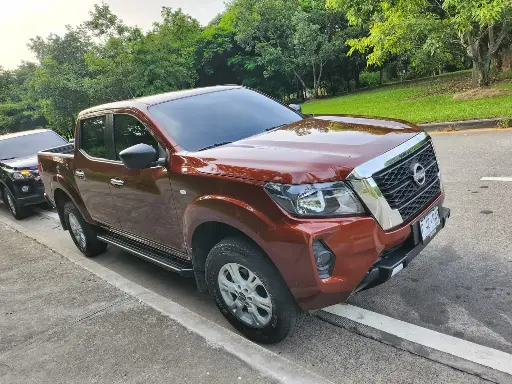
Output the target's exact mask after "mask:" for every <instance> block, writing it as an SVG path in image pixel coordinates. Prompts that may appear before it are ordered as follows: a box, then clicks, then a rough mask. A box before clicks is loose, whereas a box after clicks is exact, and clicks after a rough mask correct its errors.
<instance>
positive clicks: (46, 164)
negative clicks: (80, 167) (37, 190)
mask: <svg viewBox="0 0 512 384" xmlns="http://www.w3.org/2000/svg"><path fill="white" fill-rule="evenodd" d="M74 151H75V147H74V145H73V144H66V145H61V146H59V147H55V148H49V149H45V150H44V151H41V152H39V153H38V154H37V160H38V163H39V165H40V167H41V178H42V180H43V184H44V188H45V192H46V195H47V196H53V190H54V189H55V188H56V187H57V186H58V184H60V183H61V181H62V180H66V181H67V182H69V183H70V184H71V185H73V186H74V185H75V180H74V174H73V168H74V167H73V162H74V157H75V156H74Z"/></svg>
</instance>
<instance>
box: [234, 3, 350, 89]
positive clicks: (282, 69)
mask: <svg viewBox="0 0 512 384" xmlns="http://www.w3.org/2000/svg"><path fill="white" fill-rule="evenodd" d="M319 4H321V3H320V2H318V1H308V2H300V1H295V0H294V1H286V0H236V1H234V2H233V3H232V4H231V5H230V9H229V10H230V11H231V12H233V13H234V15H235V19H234V26H235V31H236V38H237V41H238V43H239V44H240V45H241V46H242V47H244V48H245V49H247V50H254V52H255V53H256V54H257V56H258V60H259V63H260V64H262V65H263V66H264V68H265V76H267V77H268V76H271V75H272V74H274V73H282V74H283V75H285V76H287V77H288V79H289V80H293V79H296V80H297V81H298V82H299V83H300V84H301V85H302V87H303V88H304V89H308V88H312V89H313V94H314V96H318V91H319V88H320V85H321V82H322V77H323V70H324V67H325V65H326V63H327V62H328V61H329V60H331V59H333V58H335V57H336V56H337V55H339V54H340V53H341V48H342V45H341V44H340V42H339V41H338V40H336V39H335V38H334V32H335V31H336V30H337V28H336V26H335V25H331V24H329V23H328V22H326V23H324V24H323V25H322V23H321V21H320V20H319V17H322V16H323V17H324V20H330V19H329V18H328V16H329V12H326V11H325V7H323V8H322V7H319V6H318V5H319ZM324 4H325V3H324ZM308 11H309V12H308ZM308 78H310V79H311V80H312V84H307V81H308ZM308 85H311V87H308Z"/></svg>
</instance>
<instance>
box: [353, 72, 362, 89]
mask: <svg viewBox="0 0 512 384" xmlns="http://www.w3.org/2000/svg"><path fill="white" fill-rule="evenodd" d="M360 76H361V70H360V69H359V67H357V68H356V72H355V73H354V82H355V85H356V89H359V88H361V79H360Z"/></svg>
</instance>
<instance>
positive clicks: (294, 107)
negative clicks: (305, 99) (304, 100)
mask: <svg viewBox="0 0 512 384" xmlns="http://www.w3.org/2000/svg"><path fill="white" fill-rule="evenodd" d="M289 107H290V108H291V109H293V110H294V111H296V112H299V113H300V112H302V107H301V106H300V105H299V104H290V105H289Z"/></svg>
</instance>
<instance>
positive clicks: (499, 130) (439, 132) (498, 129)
mask: <svg viewBox="0 0 512 384" xmlns="http://www.w3.org/2000/svg"><path fill="white" fill-rule="evenodd" d="M501 131H505V132H507V131H512V128H477V129H461V130H460V131H431V132H428V134H429V135H453V134H456V133H475V132H501Z"/></svg>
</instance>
